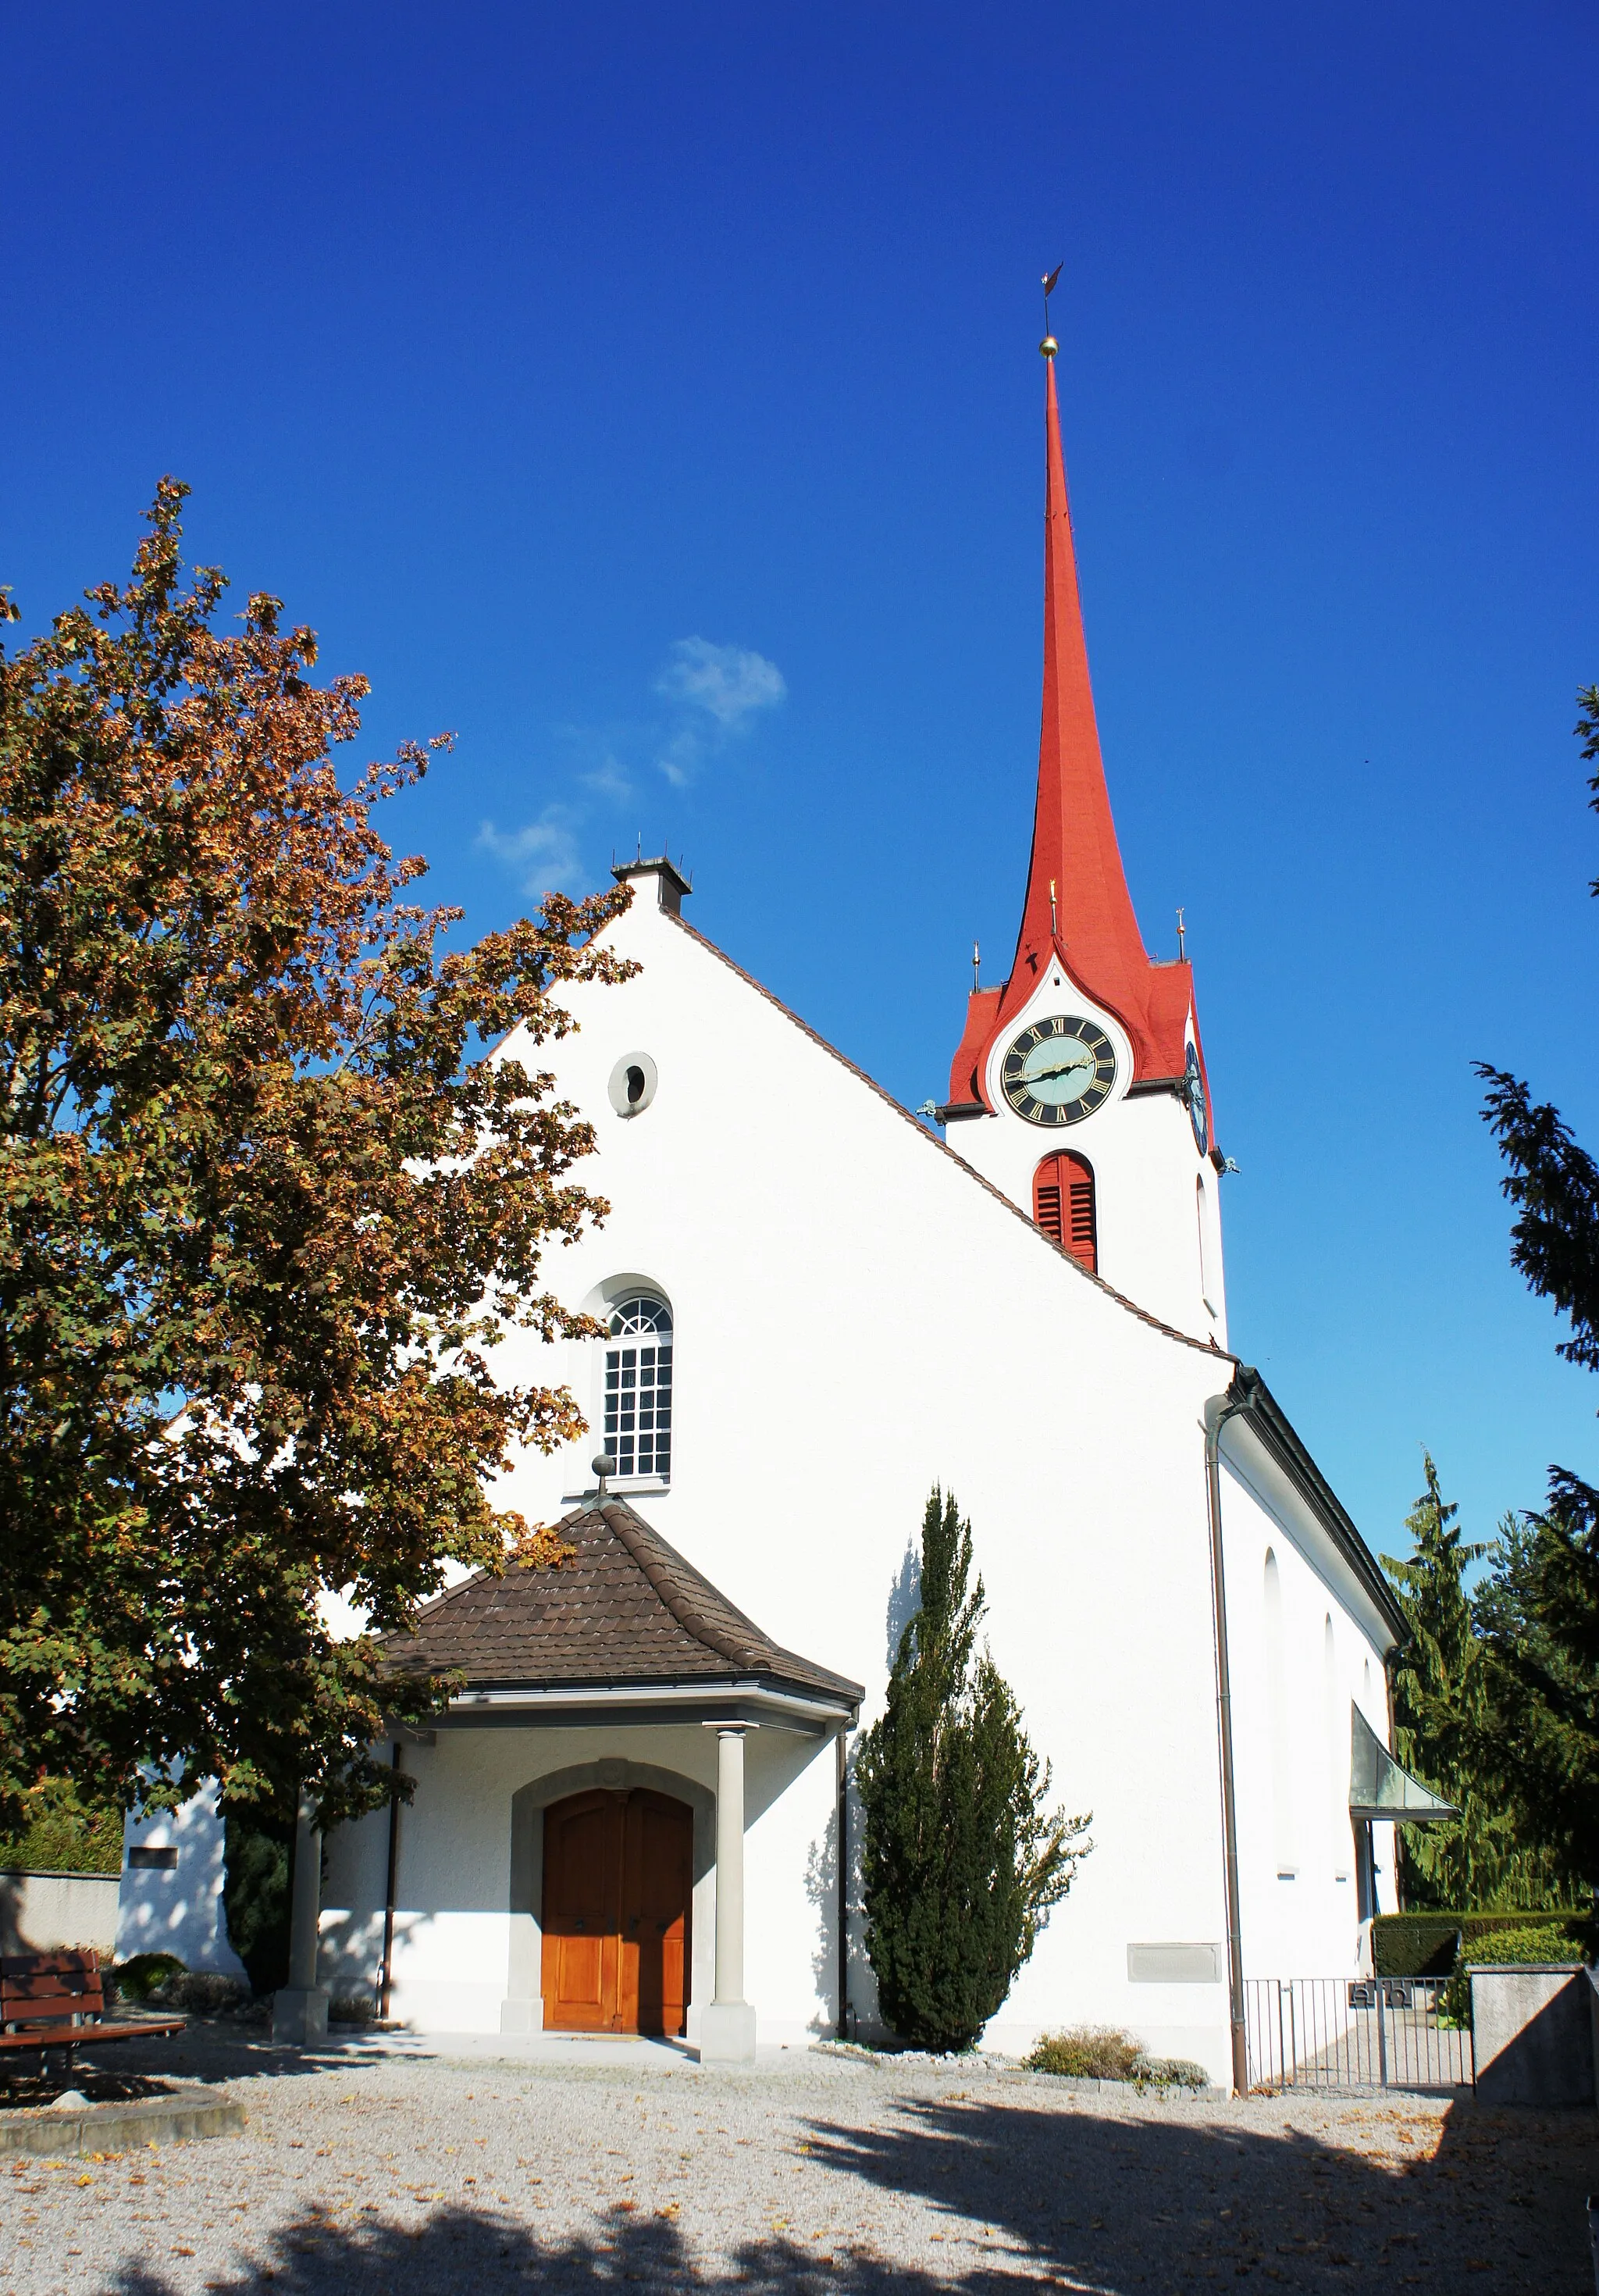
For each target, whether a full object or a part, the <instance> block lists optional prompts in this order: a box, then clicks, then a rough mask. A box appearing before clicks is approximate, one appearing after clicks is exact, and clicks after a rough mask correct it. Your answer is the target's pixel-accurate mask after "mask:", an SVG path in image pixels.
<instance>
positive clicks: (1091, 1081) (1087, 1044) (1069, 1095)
mask: <svg viewBox="0 0 1599 2296" xmlns="http://www.w3.org/2000/svg"><path fill="white" fill-rule="evenodd" d="M1000 1073H1001V1081H1002V1083H1003V1085H1004V1087H1005V1098H1006V1099H1007V1100H1008V1101H1009V1102H1010V1103H1011V1106H1012V1107H1013V1109H1014V1110H1015V1111H1016V1113H1017V1115H1018V1116H1024V1117H1025V1118H1026V1119H1027V1120H1028V1122H1029V1124H1080V1123H1081V1122H1082V1119H1084V1117H1085V1116H1092V1115H1093V1113H1094V1111H1095V1109H1096V1108H1098V1107H1100V1106H1101V1105H1102V1104H1103V1102H1104V1101H1105V1099H1106V1098H1107V1097H1108V1096H1109V1094H1110V1091H1111V1086H1112V1085H1113V1084H1114V1083H1115V1081H1116V1054H1115V1050H1114V1048H1113V1047H1112V1046H1111V1039H1110V1038H1109V1037H1107V1036H1106V1034H1105V1032H1104V1030H1103V1029H1101V1028H1099V1027H1097V1026H1096V1024H1095V1022H1094V1021H1067V1020H1062V1018H1061V1017H1060V1016H1059V1015H1058V1014H1057V1015H1056V1016H1055V1018H1054V1019H1053V1020H1049V1021H1035V1022H1034V1023H1033V1025H1032V1027H1031V1028H1029V1029H1023V1030H1022V1031H1021V1035H1020V1036H1019V1037H1017V1038H1016V1041H1015V1043H1014V1044H1013V1045H1012V1046H1011V1047H1010V1049H1009V1051H1008V1052H1007V1053H1006V1054H1005V1067H1004V1069H1003V1070H1001V1072H1000Z"/></svg>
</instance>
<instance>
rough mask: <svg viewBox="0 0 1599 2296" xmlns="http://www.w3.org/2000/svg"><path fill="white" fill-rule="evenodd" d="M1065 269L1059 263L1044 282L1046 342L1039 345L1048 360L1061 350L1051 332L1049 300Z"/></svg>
mask: <svg viewBox="0 0 1599 2296" xmlns="http://www.w3.org/2000/svg"><path fill="white" fill-rule="evenodd" d="M1065 268H1066V266H1065V265H1064V264H1063V263H1057V264H1056V266H1055V267H1054V270H1053V271H1052V272H1051V273H1050V275H1049V276H1048V278H1047V279H1046V281H1045V282H1044V340H1043V341H1042V342H1041V343H1040V344H1039V346H1038V348H1039V349H1040V350H1041V351H1042V352H1043V354H1044V356H1045V357H1046V358H1054V355H1055V353H1056V352H1057V351H1058V350H1059V349H1060V348H1061V346H1060V344H1059V343H1058V342H1056V340H1055V339H1054V336H1053V335H1052V334H1051V333H1050V332H1049V299H1050V297H1051V296H1052V295H1053V294H1054V291H1055V282H1056V280H1057V279H1058V278H1059V277H1060V275H1061V274H1062V271H1064V270H1065Z"/></svg>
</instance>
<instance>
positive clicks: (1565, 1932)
mask: <svg viewBox="0 0 1599 2296" xmlns="http://www.w3.org/2000/svg"><path fill="white" fill-rule="evenodd" d="M1580 1958H1581V1954H1580V1949H1579V1947H1578V1946H1577V1945H1576V1944H1574V1943H1573V1941H1572V1938H1571V1929H1570V1924H1569V1923H1562V1922H1546V1923H1544V1924H1543V1926H1542V1927H1541V1928H1539V1927H1538V1926H1536V1925H1534V1924H1533V1923H1521V1922H1518V1923H1516V1924H1515V1926H1514V1927H1513V1928H1511V1929H1503V1930H1483V1931H1479V1932H1478V1934H1477V1935H1476V1936H1474V1937H1472V1938H1468V1939H1464V1941H1463V1942H1462V1945H1461V1948H1460V1955H1459V1958H1458V1959H1457V1960H1456V1964H1455V1972H1454V1974H1453V1976H1452V1977H1451V1978H1450V1980H1449V1982H1448V1983H1447V1985H1446V1986H1445V1987H1444V1989H1443V1991H1442V1992H1441V1993H1440V1994H1439V1997H1438V2009H1439V2016H1440V2017H1442V2018H1443V2019H1445V2020H1446V2021H1447V2022H1449V2023H1451V2024H1456V2025H1469V2024H1470V2023H1471V2021H1472V1978H1471V1972H1472V1970H1473V1969H1480V1968H1482V1967H1483V1966H1484V1964H1489V1965H1491V1964H1493V1963H1495V1962H1506V1961H1508V1962H1514V1963H1518V1964H1527V1963H1537V1962H1540V1961H1558V1962H1572V1961H1578V1960H1579V1959H1580Z"/></svg>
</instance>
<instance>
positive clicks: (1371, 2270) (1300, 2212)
mask: <svg viewBox="0 0 1599 2296" xmlns="http://www.w3.org/2000/svg"><path fill="white" fill-rule="evenodd" d="M1035 2095H1036V2092H1031V2091H1030V2090H1029V2087H1026V2086H1023V2085H1021V2084H1018V2085H1017V2087H1016V2089H1015V2090H1014V2091H1013V2092H1011V2094H1010V2095H1009V2096H1006V2097H1005V2098H1004V2099H1003V2100H996V2099H995V2098H993V2097H992V2096H991V2095H990V2096H979V2097H973V2098H972V2099H960V2098H945V2099H942V2100H939V2101H938V2102H927V2101H914V2100H910V2099H904V2100H898V2101H896V2100H894V2099H892V2098H891V2097H884V2098H883V2099H882V2100H881V2104H882V2106H883V2107H885V2108H886V2111H885V2112H884V2113H883V2118H882V2120H881V2122H880V2124H879V2125H876V2126H872V2127H867V2128H859V2127H855V2128H851V2127H849V2126H847V2125H844V2124H843V2123H841V2122H826V2121H822V2120H814V2121H812V2122H811V2123H810V2124H809V2130H808V2136H799V2134H798V2133H796V2134H795V2136H793V2138H792V2140H791V2145H790V2153H791V2159H792V2161H793V2163H794V2167H795V2169H796V2172H797V2175H796V2183H795V2186H794V2190H793V2194H792V2197H791V2199H786V2200H785V2202H784V2207H785V2209H786V2210H787V2211H788V2213H789V2215H790V2216H791V2219H792V2220H793V2221H792V2228H791V2229H790V2230H788V2231H787V2232H785V2235H783V2237H777V2236H775V2235H774V2236H771V2237H767V2238H765V2239H751V2240H750V2241H747V2242H746V2243H743V2244H742V2246H741V2247H740V2248H739V2249H738V2250H737V2251H736V2252H735V2253H734V2256H733V2257H732V2259H730V2260H729V2259H726V2258H725V2257H722V2258H717V2257H714V2256H709V2255H704V2254H701V2251H699V2249H698V2247H697V2244H696V2243H695V2242H694V2241H693V2239H692V2238H690V2237H685V2234H684V2232H683V2231H682V2230H681V2229H680V2227H679V2226H678V2225H677V2224H676V2223H675V2222H673V2221H671V2220H670V2219H668V2218H666V2217H664V2216H655V2215H646V2214H644V2212H643V2210H640V2211H638V2212H636V2213H635V2212H632V2211H628V2210H621V2209H619V2210H615V2211H614V2212H613V2213H612V2214H611V2217H610V2218H609V2219H608V2220H607V2222H606V2224H605V2226H604V2228H603V2230H601V2231H598V2232H596V2233H595V2234H594V2235H593V2236H591V2237H587V2238H565V2239H560V2240H545V2239H544V2238H542V2237H541V2236H540V2234H539V2232H538V2230H537V2226H535V2225H533V2224H531V2223H529V2221H528V2219H527V2218H526V2217H525V2216H522V2215H521V2214H519V2213H517V2212H515V2211H513V2210H491V2209H486V2208H471V2207H455V2208H448V2209H446V2208H440V2209H439V2212H438V2213H437V2214H435V2215H432V2216H430V2217H429V2218H427V2219H426V2221H425V2222H424V2223H422V2225H420V2226H418V2227H417V2228H416V2229H415V2230H408V2229H406V2228H405V2227H404V2226H401V2225H398V2224H395V2223H393V2222H391V2221H389V2220H387V2219H385V2218H381V2217H378V2218H376V2220H375V2221H370V2222H368V2223H367V2224H365V2225H364V2226H361V2225H354V2224H351V2223H349V2222H348V2221H346V2222H345V2223H343V2224H340V2225H335V2224H333V2223H332V2222H331V2221H330V2220H329V2219H328V2218H326V2217H324V2216H319V2215H318V2214H317V2212H316V2210H309V2211H307V2213H306V2214H305V2215H303V2216H302V2217H300V2218H298V2219H297V2220H296V2221H295V2222H293V2223H292V2224H290V2225H288V2226H284V2227H283V2228H281V2229H280V2230H278V2231H276V2232H275V2233H273V2234H270V2235H257V2236H256V2237H255V2238H253V2239H251V2240H250V2241H249V2243H248V2249H247V2251H246V2253H247V2255H248V2257H249V2259H250V2260H249V2261H244V2260H240V2261H237V2262H235V2263H234V2264H233V2265H231V2266H226V2267H211V2266H209V2264H208V2263H207V2262H206V2261H201V2263H198V2264H195V2263H189V2262H188V2261H186V2259H187V2258H188V2256H189V2255H190V2253H191V2252H190V2251H187V2250H177V2251H174V2253H175V2254H176V2255H177V2256H179V2257H182V2258H184V2259H185V2261H184V2263H182V2264H179V2265H173V2264H168V2260H167V2258H166V2257H165V2256H160V2255H152V2257H151V2258H150V2259H149V2260H148V2261H147V2262H146V2263H143V2264H141V2265H139V2266H134V2267H124V2268H123V2270H122V2271H121V2273H120V2274H119V2276H117V2277H115V2278H113V2279H110V2280H107V2281H104V2282H102V2283H100V2286H101V2288H102V2290H104V2291H106V2292H108V2296H180V2292H192V2291H193V2290H195V2289H196V2287H197V2285H203V2287H204V2288H205V2289H206V2290H208V2291H210V2292H213V2296H258V2292H261V2291H264V2290H266V2289H267V2288H271V2289H272V2290H273V2291H274V2292H275V2296H334V2292H338V2296H347V2292H348V2296H445V2292H448V2296H456V2292H463V2296H502V2292H505V2291H509V2290H512V2289H530V2288H531V2289H537V2290H539V2291H541V2292H543V2291H548V2292H550V2296H562V2292H566V2291H571V2292H573V2296H594V2292H597V2291H599V2290H603V2289H622V2288H631V2287H639V2288H645V2289H661V2290H666V2289H672V2290H676V2289H693V2290H695V2291H700V2292H717V2296H719V2292H722V2291H728V2292H731V2291H734V2290H741V2291H744V2292H747V2296H778V2292H783V2296H823V2292H824V2291H829V2290H831V2291H836V2292H842V2296H890V2292H891V2291H892V2292H906V2296H935V2292H937V2296H1001V2292H1002V2291H1003V2292H1005V2296H1016V2292H1017V2291H1018V2290H1019V2289H1023V2288H1066V2289H1075V2290H1083V2291H1092V2292H1095V2296H1131V2292H1133V2291H1138V2292H1141V2296H1144V2292H1159V2296H1167V2292H1186V2291H1200V2290H1207V2289H1210V2288H1211V2287H1212V2286H1218V2287H1221V2286H1234V2285H1235V2284H1237V2282H1238V2281H1239V2280H1241V2279H1242V2280H1248V2281H1258V2282H1259V2283H1262V2284H1265V2283H1268V2282H1269V2283H1270V2284H1273V2285H1274V2286H1277V2287H1286V2288H1290V2289H1295V2290H1301V2291H1306V2292H1315V2296H1324V2292H1326V2291H1330V2290H1337V2291H1349V2292H1352V2296H1365V2292H1366V2291H1368V2290H1370V2291H1377V2290H1381V2291H1382V2292H1383V2296H1388V2292H1390V2291H1400V2290H1403V2291H1405V2292H1406V2296H1408V2292H1409V2291H1411V2290H1415V2291H1419V2292H1420V2296H1469V2292H1471V2291H1472V2290H1473V2289H1481V2290H1482V2291H1483V2292H1484V2296H1498V2292H1501V2291H1514V2292H1521V2291H1523V2290H1526V2291H1537V2292H1538V2296H1589V2292H1590V2291H1591V2288H1592V2277H1591V2267H1590V2266H1589V2264H1588V2260H1587V2225H1586V2216H1585V2212H1584V2209H1583V2194H1584V2189H1585V2184H1586V2182H1595V2183H1599V2176H1595V2160H1594V2152H1595V2144H1594V2128H1593V2116H1592V2115H1591V2114H1579V2113H1572V2114H1565V2115H1556V2114H1536V2113H1528V2114H1525V2115H1504V2116H1493V2115H1489V2114H1487V2113H1480V2112H1474V2111H1472V2110H1470V2109H1468V2110H1466V2111H1464V2112H1451V2114H1450V2116H1449V2118H1448V2120H1447V2122H1446V2125H1445V2129H1444V2136H1443V2143H1442V2144H1441V2147H1440V2148H1439V2152H1438V2153H1437V2155H1436V2157H1435V2158H1432V2159H1431V2160H1426V2159H1420V2158H1415V2157H1410V2158H1402V2157H1400V2155H1399V2154H1398V2152H1397V2151H1396V2152H1395V2153H1393V2155H1392V2156H1391V2157H1390V2158H1389V2159H1388V2160H1386V2161H1382V2160H1374V2159H1371V2158H1368V2157H1366V2156H1365V2154H1363V2153H1360V2152H1359V2151H1357V2150H1353V2149H1350V2147H1351V2144H1353V2143H1354V2142H1357V2141H1359V2140H1360V2139H1361V2138H1363V2137H1364V2139H1365V2141H1367V2142H1369V2143H1371V2144H1373V2145H1374V2146H1375V2145H1376V2144H1378V2143H1379V2142H1384V2141H1386V2142H1389V2143H1390V2144H1391V2143H1392V2142H1393V2140H1394V2139H1395V2137H1396V2135H1397V2130H1398V2126H1400V2125H1403V2124H1405V2123H1406V2122H1409V2123H1413V2124H1414V2125H1415V2127H1416V2128H1425V2127H1426V2126H1427V2124H1426V2123H1425V2122H1424V2121H1423V2119H1422V2117H1421V2116H1420V2115H1418V2114H1416V2113H1415V2112H1413V2111H1412V2110H1410V2109H1408V2108H1407V2107H1406V2103H1405V2102H1404V2100H1403V2099H1400V2098H1395V2097H1392V2096H1389V2097H1386V2098H1384V2097H1375V2096H1374V2098H1373V2099H1372V2101H1371V2105H1370V2108H1369V2113H1370V2118H1369V2120H1365V2119H1364V2109H1363V2108H1354V2109H1353V2110H1355V2111H1356V2112H1360V2113H1361V2114H1362V2124H1358V2125H1357V2124H1356V2123H1352V2122H1351V2120H1349V2118H1348V2117H1347V2116H1348V2114H1349V2112H1350V2111H1351V2108H1349V2107H1348V2106H1347V2105H1346V2106H1343V2107H1341V2108H1340V2110H1341V2112H1342V2113H1343V2114H1344V2115H1345V2116H1346V2117H1345V2118H1344V2119H1343V2120H1342V2121H1341V2128H1340V2130H1339V2137H1340V2141H1339V2142H1338V2143H1336V2144H1334V2143H1330V2142H1328V2141H1326V2140H1324V2138H1322V2137H1319V2136H1316V2135H1315V2134H1313V2133H1311V2132H1309V2131H1308V2130H1307V2129H1306V2128H1303V2127H1298V2128H1296V2127H1293V2126H1292V2125H1285V2124H1284V2122H1283V2120H1281V2119H1280V2118H1277V2117H1275V2109H1273V2108H1266V2107H1263V2108H1262V2112H1263V2115H1264V2113H1265V2112H1267V2111H1268V2110H1271V2111H1273V2112H1274V2118H1273V2119H1272V2120H1271V2121H1270V2123H1269V2124H1268V2125H1264V2126H1255V2127H1251V2126H1250V2125H1249V2124H1248V2122H1247V2121H1244V2120H1242V2119H1236V2118H1230V2119H1229V2120H1227V2121H1226V2122H1221V2121H1218V2120H1216V2119H1214V2118H1211V2119H1206V2120H1201V2119H1198V2118H1197V2117H1192V2116H1190V2115H1189V2114H1187V2113H1186V2112H1184V2111H1183V2110H1182V2108H1180V2107H1178V2108H1175V2109H1173V2110H1172V2112H1170V2114H1169V2116H1168V2115H1167V2114H1166V2113H1165V2112H1160V2111H1156V2112H1150V2113H1146V2114H1144V2115H1142V2116H1140V2117H1137V2118H1132V2117H1128V2118H1125V2119H1124V2118H1120V2117H1114V2116H1111V2115H1103V2114H1100V2113H1097V2112H1078V2111H1067V2112H1062V2111H1060V2110H1059V2109H1058V2108H1052V2107H1051V2106H1050V2105H1045V2104H1040V2103H1036V2102H1034V2096H1035ZM1316 2111H1317V2107H1316V2101H1315V2100H1314V2099H1308V2100H1307V2101H1306V2115H1305V2117H1306V2118H1313V2117H1314V2116H1315V2114H1316ZM1298 2117H1299V2116H1298V2115H1297V2114H1295V2115H1292V2116H1291V2118H1294V2119H1297V2118H1298ZM874 2118H875V2113H874ZM791 2127H792V2124H791ZM774 2142H775V2144H777V2145H778V2146H779V2147H781V2145H782V2142H783V2140H782V2138H781V2136H775V2138H774ZM707 2166H708V2173H709V2174H710V2175H712V2176H715V2175H717V2173H718V2171H717V2165H716V2163H715V2161H710V2162H708V2164H707ZM862 2185H866V2186H870V2187H875V2188H876V2189H877V2190H878V2191H879V2192H881V2193H887V2194H898V2195H902V2196H904V2197H906V2199H910V2200H914V2201H919V2202H923V2203H926V2204H928V2205H929V2208H930V2210H931V2233H932V2235H933V2236H934V2238H935V2239H936V2240H938V2241H939V2245H938V2246H936V2247H929V2246H927V2245H925V2244H924V2243H923V2233H924V2231H925V2229H926V2228H927V2226H928V2219H927V2218H925V2217H923V2218H922V2224H921V2226H919V2227H918V2230H917V2232H916V2235H915V2238H914V2243H912V2245H913V2246H914V2254H912V2255H906V2254H905V2253H903V2252H900V2253H896V2252H895V2251H896V2245H897V2244H896V2243H895V2242H894V2239H893V2235H892V2231H891V2229H890V2228H886V2227H885V2226H883V2223H882V2211H881V2208H879V2207H877V2206H875V2205H874V2207H873V2218H874V2223H873V2230H872V2233H871V2234H870V2235H868V2233H867V2232H866V2230H865V2227H863V2226H860V2224H859V2221H858V2218H859V2213H860V2212H859V2209H858V2194H859V2192H860V2188H861V2186H862ZM750 2208H751V2216H752V2218H753V2215H754V2210H755V2204H754V2203H753V2202H751V2204H750ZM761 2214H762V2215H763V2216H764V2215H765V2214H766V2210H764V2209H763V2210H761ZM852 2219H853V2220H854V2221H853V2223H852ZM822 2225H825V2226H828V2227H829V2228H828V2229H827V2230H826V2231H825V2233H820V2232H818V2231H816V2229H814V2228H813V2229H810V2230H806V2229H805V2227H806V2226H812V2227H816V2226H822ZM235 2254H236V2255H237V2254H238V2251H235ZM201 2270H203V2271H204V2272H205V2278H204V2280H203V2283H200V2282H198V2281H197V2278H196V2274H197V2272H199V2271H201Z"/></svg>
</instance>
